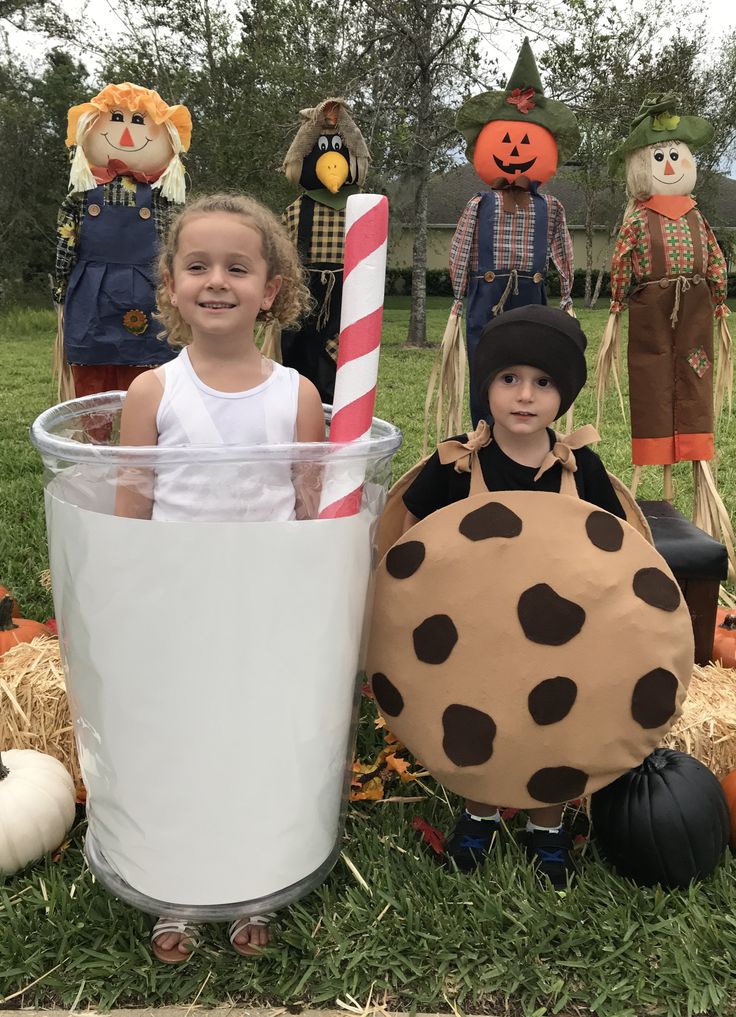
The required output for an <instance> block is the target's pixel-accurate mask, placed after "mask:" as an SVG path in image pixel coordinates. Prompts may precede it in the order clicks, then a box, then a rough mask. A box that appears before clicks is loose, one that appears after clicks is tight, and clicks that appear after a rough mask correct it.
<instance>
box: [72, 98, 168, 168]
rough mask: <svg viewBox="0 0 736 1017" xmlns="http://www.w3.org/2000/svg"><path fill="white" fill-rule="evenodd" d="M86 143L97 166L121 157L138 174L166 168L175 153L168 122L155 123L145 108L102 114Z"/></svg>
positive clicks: (85, 152) (87, 152) (117, 110)
mask: <svg viewBox="0 0 736 1017" xmlns="http://www.w3.org/2000/svg"><path fill="white" fill-rule="evenodd" d="M82 144H83V147H84V154H85V155H86V156H87V159H88V160H89V162H90V163H91V164H92V165H93V166H107V164H108V162H109V161H110V159H120V160H121V161H122V162H124V163H125V164H126V166H127V167H128V168H129V169H131V170H134V171H135V172H136V173H154V172H158V171H159V170H162V169H165V167H166V166H168V164H169V163H170V162H171V159H172V157H173V155H174V150H173V148H172V146H171V139H170V137H169V132H168V131H167V129H166V126H165V124H156V123H154V121H153V119H152V118H151V115H150V114H149V113H147V112H145V111H144V110H136V111H135V112H134V113H133V112H131V111H130V110H129V109H124V108H122V107H119V108H117V109H111V110H108V111H107V112H105V113H101V114H100V115H99V117H98V118H97V121H96V123H94V124H93V125H92V127H91V128H90V130H89V132H88V133H87V136H86V137H85V139H84V141H83V143H82Z"/></svg>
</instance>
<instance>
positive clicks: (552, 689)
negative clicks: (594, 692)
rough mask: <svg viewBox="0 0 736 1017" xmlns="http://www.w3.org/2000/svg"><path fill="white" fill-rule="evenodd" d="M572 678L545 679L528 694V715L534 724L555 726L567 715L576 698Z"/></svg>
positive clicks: (576, 692)
mask: <svg viewBox="0 0 736 1017" xmlns="http://www.w3.org/2000/svg"><path fill="white" fill-rule="evenodd" d="M577 694H578V687H577V685H576V684H575V682H574V681H573V680H572V678H563V677H562V676H558V677H557V678H546V679H545V680H544V681H543V682H540V683H539V685H535V686H534V688H533V689H532V691H531V692H530V693H529V713H530V714H531V716H532V720H533V721H534V723H535V724H556V723H557V722H558V721H560V720H562V719H563V718H564V717H566V716H567V715H568V713H569V712H570V710H572V708H573V705H574V703H575V699H576V698H577Z"/></svg>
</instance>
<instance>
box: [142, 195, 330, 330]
mask: <svg viewBox="0 0 736 1017" xmlns="http://www.w3.org/2000/svg"><path fill="white" fill-rule="evenodd" d="M212 212H228V213H229V214H230V215H239V216H240V217H241V218H242V219H244V220H245V221H246V223H247V224H248V226H251V227H252V228H253V229H254V230H257V231H258V232H259V233H260V235H261V254H262V255H263V260H264V261H265V262H266V265H267V267H268V278H269V279H273V277H274V276H276V275H280V276H281V288H280V290H279V291H278V293H277V294H276V298H275V300H274V302H273V304H272V305H271V308H270V310H268V311H261V313H260V314H259V315H258V321H261V322H263V323H264V324H267V323H269V322H271V321H277V322H278V323H279V325H280V326H281V328H289V327H290V326H293V325H296V324H297V323H298V321H299V319H300V318H301V317H302V316H303V315H304V314H306V313H307V311H308V310H309V309H310V306H311V302H312V298H311V297H310V294H309V290H308V289H307V286H306V277H305V273H304V269H303V268H302V264H301V261H300V260H299V255H298V254H297V252H296V248H295V247H294V245H293V244H292V242H291V239H290V238H289V234H288V233H287V232H286V229H285V228H284V227H283V226H282V224H281V223H280V222H279V220H278V219H277V218H276V216H275V215H274V214H273V212H271V211H270V210H269V209H267V208H266V207H265V206H264V205H262V204H261V203H260V202H258V201H256V200H255V198H251V197H248V196H247V195H245V194H206V195H203V196H202V197H200V198H197V199H196V200H195V201H192V202H191V203H190V204H188V205H186V206H185V208H184V209H182V211H181V212H180V213H179V214H178V215H177V216H176V218H175V219H174V221H173V222H172V224H171V228H170V230H169V233H168V236H167V238H166V242H165V244H164V245H163V246H162V248H161V253H160V255H159V259H158V288H157V290H156V299H157V302H158V313H157V314H156V315H155V317H156V318H157V319H158V320H159V321H160V322H161V323H162V324H163V326H164V328H165V330H166V339H167V340H168V342H169V345H170V346H188V345H189V343H190V342H191V341H192V332H191V329H190V328H189V325H187V323H186V322H185V321H184V319H183V318H182V316H181V314H180V313H179V310H178V308H176V307H175V306H174V305H173V304H172V303H171V297H170V295H169V291H168V288H167V286H166V283H165V279H166V273H168V274H169V275H173V272H174V256H175V255H176V251H177V248H178V246H179V236H180V234H181V231H182V227H183V226H184V224H185V223H186V222H187V220H188V219H191V218H192V217H194V216H201V215H208V214H209V213H212Z"/></svg>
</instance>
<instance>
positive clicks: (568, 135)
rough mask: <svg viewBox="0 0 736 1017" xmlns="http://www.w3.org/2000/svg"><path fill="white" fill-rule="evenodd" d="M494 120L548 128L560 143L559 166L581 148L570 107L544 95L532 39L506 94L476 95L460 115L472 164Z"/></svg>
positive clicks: (458, 122) (521, 54) (525, 46)
mask: <svg viewBox="0 0 736 1017" xmlns="http://www.w3.org/2000/svg"><path fill="white" fill-rule="evenodd" d="M491 120H518V121H520V122H522V123H527V124H539V125H540V126H541V127H546V128H547V130H548V131H549V132H550V134H551V135H552V136H553V137H554V139H555V141H556V142H557V152H558V157H559V162H560V165H561V164H562V163H563V162H566V161H567V160H568V159H569V158H570V156H571V155H573V154H574V152H575V151H576V149H577V147H578V145H579V144H580V131H579V130H578V125H577V121H576V120H575V114H574V113H573V112H572V110H571V109H570V107H569V106H566V105H565V104H564V102H558V101H557V100H556V99H548V98H547V97H546V96H545V94H544V91H543V89H542V81H541V79H540V77H539V71H538V70H537V62H536V60H535V59H534V54H533V53H532V48H531V46H530V45H529V39H524V42H523V43H522V46H521V49H520V50H519V57H518V59H517V61H516V66H515V67H514V69H513V71H512V72H511V76H510V78H509V80H508V81H507V82H506V88H505V89H504V91H503V92H483V93H482V94H481V95H474V96H473V97H472V98H470V99H468V101H467V102H465V103H464V104H463V105H462V106H461V107H460V109H459V111H458V114H457V119H456V120H455V126H456V127H457V129H458V131H460V133H461V134H462V135H463V137H464V138H465V140H466V142H467V147H466V149H465V151H466V154H467V157H468V159H469V160H470V161H472V159H473V150H474V149H475V142H476V139H477V137H478V135H479V134H480V132H481V130H482V128H483V127H485V125H486V124H488V123H490V122H491Z"/></svg>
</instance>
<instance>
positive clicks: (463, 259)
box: [450, 194, 481, 300]
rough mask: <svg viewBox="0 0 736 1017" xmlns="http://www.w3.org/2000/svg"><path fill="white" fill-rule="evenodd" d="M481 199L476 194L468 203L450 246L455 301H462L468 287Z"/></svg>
mask: <svg viewBox="0 0 736 1017" xmlns="http://www.w3.org/2000/svg"><path fill="white" fill-rule="evenodd" d="M480 199H481V196H480V194H476V195H475V196H474V197H472V198H471V199H470V201H469V202H468V203H467V205H466V206H465V208H464V209H463V212H462V215H461V216H460V218H459V219H458V223H457V227H456V229H455V235H454V236H453V238H452V243H451V244H450V279H451V280H452V292H453V293H454V294H455V300H462V298H463V297H464V296H465V293H466V291H467V287H468V266H469V263H470V254H471V251H472V249H473V239H474V236H475V223H476V219H477V217H478V205H479V204H480Z"/></svg>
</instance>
